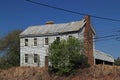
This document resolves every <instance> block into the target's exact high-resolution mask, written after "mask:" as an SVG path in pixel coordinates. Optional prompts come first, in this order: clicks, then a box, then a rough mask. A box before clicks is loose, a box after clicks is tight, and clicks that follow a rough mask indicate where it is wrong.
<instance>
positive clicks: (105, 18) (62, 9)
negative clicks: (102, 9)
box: [26, 0, 120, 22]
mask: <svg viewBox="0 0 120 80" xmlns="http://www.w3.org/2000/svg"><path fill="white" fill-rule="evenodd" d="M26 1H28V2H31V3H34V4H37V5H41V6H45V7H49V8H53V9H57V10H61V11H65V12H69V13H73V14H78V15H84V16H85V15H89V16H91V17H93V18H98V19H104V20H110V21H116V22H120V20H119V19H112V18H107V17H100V16H95V15H90V14H86V13H80V12H75V11H72V10H68V9H64V8H59V7H55V6H51V5H48V4H43V3H40V2H35V1H32V0H26Z"/></svg>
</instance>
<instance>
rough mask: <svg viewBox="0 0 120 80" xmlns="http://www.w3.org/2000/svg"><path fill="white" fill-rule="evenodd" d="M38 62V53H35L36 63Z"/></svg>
mask: <svg viewBox="0 0 120 80" xmlns="http://www.w3.org/2000/svg"><path fill="white" fill-rule="evenodd" d="M37 62H38V54H34V63H37Z"/></svg>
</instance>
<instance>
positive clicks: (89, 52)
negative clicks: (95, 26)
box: [84, 16, 94, 65]
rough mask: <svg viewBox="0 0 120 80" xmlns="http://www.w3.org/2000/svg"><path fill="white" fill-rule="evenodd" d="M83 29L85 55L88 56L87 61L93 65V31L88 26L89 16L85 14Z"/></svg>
mask: <svg viewBox="0 0 120 80" xmlns="http://www.w3.org/2000/svg"><path fill="white" fill-rule="evenodd" d="M85 21H86V23H85V30H84V48H85V51H84V52H85V56H86V57H88V63H89V64H90V65H94V54H93V34H94V33H93V31H92V28H91V26H90V16H85Z"/></svg>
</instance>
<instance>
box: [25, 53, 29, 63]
mask: <svg viewBox="0 0 120 80" xmlns="http://www.w3.org/2000/svg"><path fill="white" fill-rule="evenodd" d="M25 63H28V54H25Z"/></svg>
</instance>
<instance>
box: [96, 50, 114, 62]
mask: <svg viewBox="0 0 120 80" xmlns="http://www.w3.org/2000/svg"><path fill="white" fill-rule="evenodd" d="M94 57H95V59H99V60H104V61H109V62H114V58H113V57H112V56H111V55H109V54H106V53H104V52H101V51H99V50H95V54H94Z"/></svg>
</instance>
